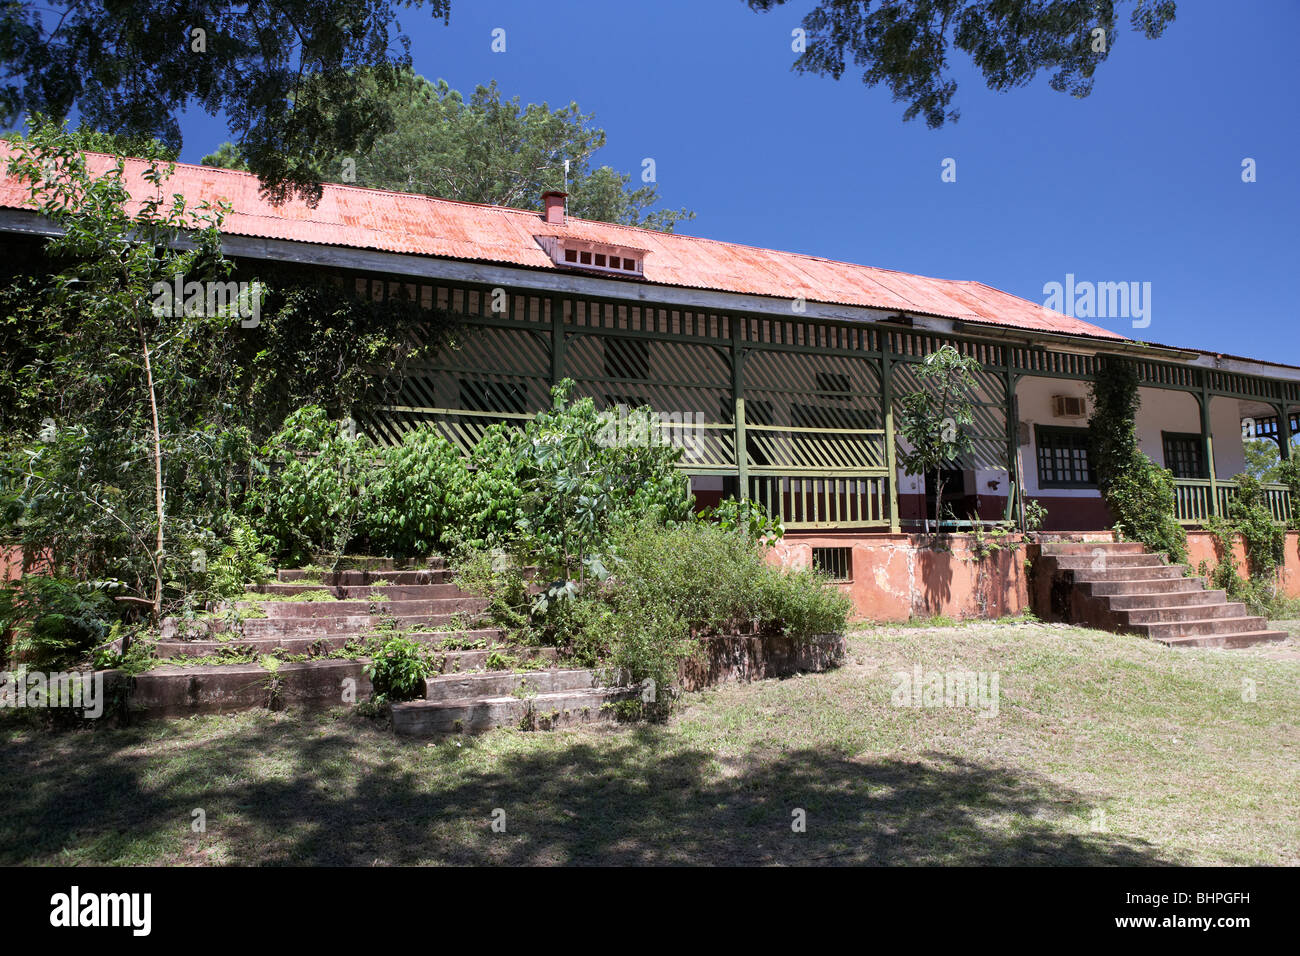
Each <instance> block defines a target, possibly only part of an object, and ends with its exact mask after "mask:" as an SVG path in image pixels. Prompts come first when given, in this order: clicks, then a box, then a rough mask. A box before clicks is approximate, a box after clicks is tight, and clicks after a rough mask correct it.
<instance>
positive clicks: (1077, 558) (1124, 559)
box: [1044, 552, 1166, 571]
mask: <svg viewBox="0 0 1300 956" xmlns="http://www.w3.org/2000/svg"><path fill="white" fill-rule="evenodd" d="M1044 558H1045V559H1046V560H1048V561H1051V562H1053V563H1054V564H1055V565H1056V566H1057V567H1058V568H1063V569H1065V570H1068V571H1086V570H1096V571H1110V570H1114V569H1116V568H1161V567H1165V566H1166V564H1165V559H1164V556H1163V555H1160V554H1129V553H1127V552H1120V553H1119V554H1111V553H1110V552H1101V553H1098V554H1062V555H1044Z"/></svg>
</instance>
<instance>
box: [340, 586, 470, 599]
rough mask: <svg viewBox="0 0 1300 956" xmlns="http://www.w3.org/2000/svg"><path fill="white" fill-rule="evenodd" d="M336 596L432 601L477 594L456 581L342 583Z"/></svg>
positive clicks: (468, 596) (342, 597) (344, 597)
mask: <svg viewBox="0 0 1300 956" xmlns="http://www.w3.org/2000/svg"><path fill="white" fill-rule="evenodd" d="M334 592H335V596H336V597H339V598H341V599H342V600H345V601H348V600H354V601H364V600H371V599H373V598H376V597H382V596H385V595H386V596H387V597H388V600H390V601H431V600H436V599H439V598H474V597H478V595H476V594H471V593H470V592H468V591H462V590H461V589H460V588H459V587H457V586H456V584H455V583H454V582H451V581H447V582H444V583H442V584H387V585H379V584H362V585H356V586H353V585H341V586H339V587H336V588H334Z"/></svg>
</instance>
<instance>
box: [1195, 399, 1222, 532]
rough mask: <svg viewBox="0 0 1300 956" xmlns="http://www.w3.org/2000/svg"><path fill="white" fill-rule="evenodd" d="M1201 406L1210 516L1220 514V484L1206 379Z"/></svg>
mask: <svg viewBox="0 0 1300 956" xmlns="http://www.w3.org/2000/svg"><path fill="white" fill-rule="evenodd" d="M1197 401H1198V402H1199V403H1200V406H1201V438H1202V440H1203V442H1204V444H1205V472H1206V474H1207V475H1208V476H1209V478H1210V514H1212V515H1218V513H1219V482H1218V479H1217V478H1216V477H1215V474H1214V436H1213V435H1211V434H1210V391H1209V388H1207V387H1206V384H1205V379H1204V378H1202V379H1201V394H1200V396H1199V397H1198V398H1197Z"/></svg>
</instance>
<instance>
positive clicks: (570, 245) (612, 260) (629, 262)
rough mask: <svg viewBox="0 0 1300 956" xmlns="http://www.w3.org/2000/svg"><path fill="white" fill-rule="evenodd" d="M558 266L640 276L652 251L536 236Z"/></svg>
mask: <svg viewBox="0 0 1300 956" xmlns="http://www.w3.org/2000/svg"><path fill="white" fill-rule="evenodd" d="M533 238H535V239H536V240H537V244H538V245H540V246H541V247H542V248H543V249H545V250H546V254H547V255H548V256H550V257H551V261H552V262H554V263H555V264H556V265H557V266H561V267H564V268H569V269H579V270H583V271H587V272H605V273H609V274H612V275H624V276H637V277H641V276H642V275H643V274H644V267H645V257H646V256H647V255H648V254H649V250H646V249H638V248H636V247H635V246H616V245H611V244H609V243H605V242H592V241H590V240H587V239H575V238H573V237H572V236H534V237H533Z"/></svg>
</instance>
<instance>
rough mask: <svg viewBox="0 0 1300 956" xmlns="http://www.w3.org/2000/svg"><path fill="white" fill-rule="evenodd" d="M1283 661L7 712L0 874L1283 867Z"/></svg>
mask: <svg viewBox="0 0 1300 956" xmlns="http://www.w3.org/2000/svg"><path fill="white" fill-rule="evenodd" d="M1296 650H1297V648H1296V646H1295V642H1294V640H1293V641H1291V642H1288V644H1287V645H1284V646H1283V648H1282V653H1280V654H1279V653H1278V648H1277V647H1274V648H1272V649H1271V650H1269V651H1267V652H1266V651H1263V650H1257V649H1251V650H1245V651H1213V650H1204V651H1174V650H1169V649H1166V648H1164V647H1161V646H1159V645H1157V644H1155V643H1153V642H1150V641H1146V640H1143V639H1140V638H1135V637H1123V636H1118V635H1114V634H1105V633H1100V632H1095V631H1083V630H1077V629H1067V628H1059V627H1046V626H1042V625H1034V624H1028V625H1015V626H1009V625H1005V624H994V625H972V626H967V627H943V628H916V627H912V628H894V629H879V630H873V631H863V632H859V633H856V634H854V635H853V636H852V637H851V639H850V647H849V658H848V661H847V663H846V665H845V666H844V667H842V668H840V669H839V670H837V671H834V672H831V673H826V674H816V675H807V676H803V677H797V678H792V679H789V680H783V681H764V682H761V683H756V684H749V685H727V686H723V687H718V688H715V689H712V690H709V691H705V692H703V693H699V694H692V695H688V696H687V698H686V699H685V701H684V704H683V706H682V707H680V708H679V710H678V712H677V713H676V715H675V716H674V717H673V718H672V720H671V721H669V722H668V723H667V724H666V725H660V726H646V725H629V726H621V727H620V726H615V727H600V728H594V729H593V728H584V729H579V730H566V731H559V732H554V733H542V732H535V733H523V732H518V731H498V732H495V733H492V734H489V735H486V736H483V737H478V738H460V739H456V740H450V741H440V742H432V743H431V742H428V741H412V740H405V739H397V738H395V737H393V736H392V734H391V733H389V732H387V731H385V730H384V729H383V728H382V727H380V726H378V725H376V724H374V723H372V722H369V721H366V720H364V719H361V718H358V717H355V716H352V715H348V714H344V713H338V714H321V715H315V716H309V717H303V716H297V715H284V714H270V713H265V712H259V713H247V714H241V715H236V716H231V717H203V718H194V719H191V720H184V721H174V722H169V723H151V724H147V725H143V726H139V727H134V728H128V729H110V728H101V729H96V730H92V731H48V730H44V729H38V728H33V727H32V726H31V725H30V724H28V723H26V722H25V721H23V720H22V719H21V718H17V717H15V716H13V715H12V713H11V714H9V715H8V716H7V717H6V719H5V720H4V721H3V722H2V723H0V807H3V812H2V813H0V863H4V864H15V863H36V864H77V863H124V864H132V863H182V864H190V863H192V864H210V863H320V864H362V865H368V864H372V863H380V864H417V863H494V862H499V863H523V864H533V863H543V864H544V863H721V864H772V863H778V864H779V863H790V864H801V863H827V864H845V863H876V864H917V863H920V864H945V863H956V864H963V863H976V864H980V863H993V864H1007V863H1010V864H1018V863H1031V864H1091V863H1099V864H1126V865H1127V864H1184V863H1208V864H1241V863H1262V864H1295V863H1297V862H1300V786H1298V785H1300V758H1298V757H1297V755H1298V754H1300V746H1298V745H1300V730H1298V729H1297V723H1298V721H1297V714H1298V710H1300V708H1298V706H1297V705H1298V702H1300V654H1297V653H1295V652H1296ZM915 664H920V665H921V666H922V668H924V669H925V670H926V671H932V670H940V671H946V670H970V671H983V672H995V673H997V674H998V676H999V688H1000V704H999V712H998V716H997V717H995V718H991V719H982V718H980V717H978V716H977V713H978V711H976V710H971V709H958V708H948V707H935V708H919V709H918V708H906V707H898V706H895V705H893V704H892V703H891V700H890V698H891V692H892V691H893V689H894V686H895V683H896V682H895V680H894V677H893V675H894V674H895V673H896V672H899V671H911V670H912V668H913V665H915ZM1247 680H1249V681H1252V682H1253V686H1254V689H1255V700H1254V701H1253V702H1246V701H1243V699H1242V697H1243V694H1242V690H1243V687H1244V686H1247V685H1246V684H1245V682H1246V681H1247ZM498 808H499V809H501V810H504V811H505V832H503V833H502V832H494V830H493V829H492V820H493V811H494V810H495V809H498ZM196 809H201V810H203V811H204V813H205V814H206V822H207V832H206V833H202V834H199V833H194V832H192V829H191V820H192V816H193V811H194V810H196ZM796 809H801V810H803V811H805V813H806V820H807V829H806V832H803V833H796V832H793V831H792V827H791V823H792V820H793V819H794V818H793V816H792V814H793V812H794V811H795V810H796ZM1099 811H1100V812H1099Z"/></svg>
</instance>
